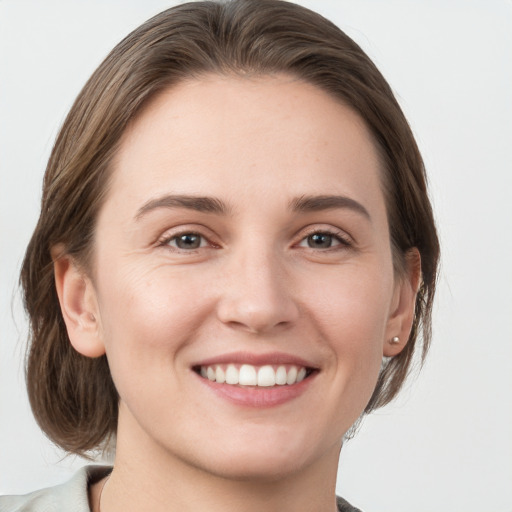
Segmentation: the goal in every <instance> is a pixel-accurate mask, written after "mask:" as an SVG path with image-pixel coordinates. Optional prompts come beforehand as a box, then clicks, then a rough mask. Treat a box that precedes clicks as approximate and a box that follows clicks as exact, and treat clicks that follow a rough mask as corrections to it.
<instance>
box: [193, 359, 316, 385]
mask: <svg viewBox="0 0 512 512" xmlns="http://www.w3.org/2000/svg"><path fill="white" fill-rule="evenodd" d="M199 373H200V374H201V376H202V377H204V378H205V379H208V380H210V381H213V382H217V383H219V384H224V383H225V384H231V385H237V384H239V385H241V386H261V387H272V386H276V385H278V386H284V385H289V386H290V385H292V384H296V383H298V382H301V381H303V380H304V379H305V378H306V375H307V370H306V368H304V367H299V368H297V367H296V366H285V365H280V366H277V367H274V366H271V365H264V366H260V367H257V366H253V365H251V364H243V365H241V366H240V367H237V366H236V365H234V364H228V365H227V366H226V365H211V366H201V368H200V372H199Z"/></svg>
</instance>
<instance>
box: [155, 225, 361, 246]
mask: <svg viewBox="0 0 512 512" xmlns="http://www.w3.org/2000/svg"><path fill="white" fill-rule="evenodd" d="M315 233H325V234H329V235H332V236H334V237H336V238H339V239H340V240H341V241H342V242H343V243H345V244H350V245H352V244H355V243H356V241H355V239H354V237H353V236H351V235H350V234H349V233H347V231H346V230H344V229H341V228H338V227H335V226H326V225H322V224H311V225H309V226H305V227H303V228H301V229H300V230H299V231H298V233H297V234H296V235H295V236H294V237H293V241H292V245H295V244H297V243H299V242H301V241H302V240H304V238H306V237H308V236H311V235H314V234H315ZM184 234H195V235H198V236H200V237H202V238H204V239H205V240H206V241H207V242H208V244H210V245H217V246H219V245H221V244H220V243H216V242H215V241H214V239H215V238H216V235H215V233H214V232H213V231H212V230H211V229H209V228H207V227H206V226H204V225H200V224H199V225H190V226H187V225H184V226H176V227H174V228H169V229H167V230H165V232H164V233H163V234H162V235H160V236H159V237H158V238H157V240H156V243H157V244H164V243H168V242H169V241H170V240H173V239H175V238H177V237H179V236H180V235H184ZM217 238H218V237H217Z"/></svg>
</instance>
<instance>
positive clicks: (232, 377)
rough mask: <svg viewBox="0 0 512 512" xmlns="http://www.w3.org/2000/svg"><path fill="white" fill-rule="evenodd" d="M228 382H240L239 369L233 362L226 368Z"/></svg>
mask: <svg viewBox="0 0 512 512" xmlns="http://www.w3.org/2000/svg"><path fill="white" fill-rule="evenodd" d="M226 384H238V370H237V368H236V366H234V365H232V364H230V365H229V366H228V367H227V369H226Z"/></svg>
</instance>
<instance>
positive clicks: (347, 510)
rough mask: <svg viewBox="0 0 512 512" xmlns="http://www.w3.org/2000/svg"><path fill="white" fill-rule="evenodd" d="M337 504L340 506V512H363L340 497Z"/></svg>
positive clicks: (337, 498)
mask: <svg viewBox="0 0 512 512" xmlns="http://www.w3.org/2000/svg"><path fill="white" fill-rule="evenodd" d="M336 504H337V505H338V512H362V511H361V510H359V509H358V508H356V507H353V506H352V505H351V504H350V503H349V502H348V501H346V500H344V499H343V498H340V497H339V496H337V497H336Z"/></svg>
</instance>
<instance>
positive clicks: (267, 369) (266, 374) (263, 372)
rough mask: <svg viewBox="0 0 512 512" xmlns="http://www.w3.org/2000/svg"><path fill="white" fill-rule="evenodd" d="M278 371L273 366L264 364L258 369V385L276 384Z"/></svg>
mask: <svg viewBox="0 0 512 512" xmlns="http://www.w3.org/2000/svg"><path fill="white" fill-rule="evenodd" d="M275 385H276V372H275V371H274V368H272V366H262V367H261V368H260V369H259V370H258V386H265V387H269V386H275Z"/></svg>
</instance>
